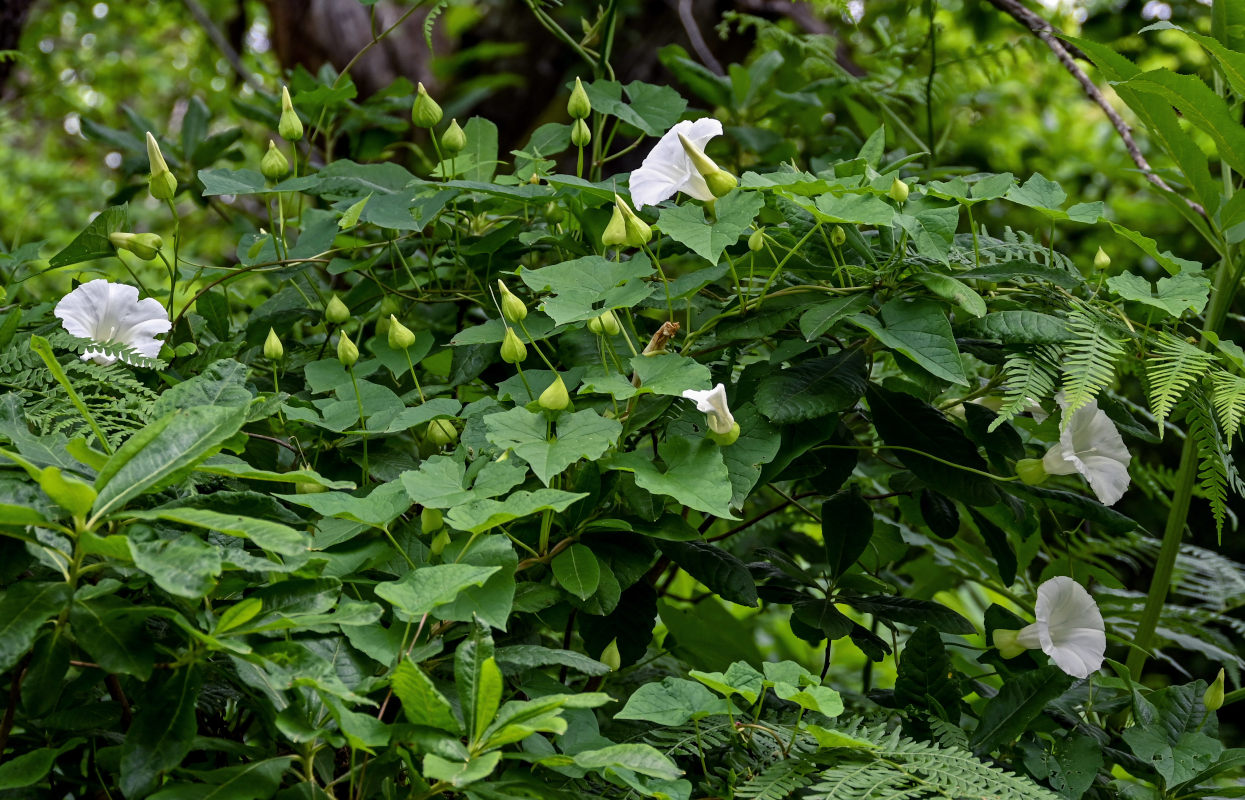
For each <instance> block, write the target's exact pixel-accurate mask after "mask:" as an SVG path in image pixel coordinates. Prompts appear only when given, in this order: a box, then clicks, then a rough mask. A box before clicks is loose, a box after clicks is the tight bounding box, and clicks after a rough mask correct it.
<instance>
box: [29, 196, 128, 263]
mask: <svg viewBox="0 0 1245 800" xmlns="http://www.w3.org/2000/svg"><path fill="white" fill-rule="evenodd" d="M129 220H130V207H129V204H128V203H122V204H121V205H119V206H109V207H108V208H105V209H104V210H103V211H101V212H100V213H99V215H98V216H97V217H95V219H93V220H91V222H90V224H88V225H87V226H86V227H85V228H83V229H82V232H81V233H79V234H78V235H77V236H75V237H74V239H73V241H72V242H70V243H69V244H68V245H66V246H65V249H64V250H61V251H60V252H59V253H57V254H56V255H54V256H52V258H51V260H49V261H48V267H49V268H51V269H56V268H57V267H68V266H70V265H71V264H80V263H82V262H83V261H92V260H94V259H97V258H109V257H110V256H113V255H116V252H117V251H116V248H114V247H113V246H112V242H110V241H108V234H110V233H118V232H125V231H128V230H129V225H130V222H129Z"/></svg>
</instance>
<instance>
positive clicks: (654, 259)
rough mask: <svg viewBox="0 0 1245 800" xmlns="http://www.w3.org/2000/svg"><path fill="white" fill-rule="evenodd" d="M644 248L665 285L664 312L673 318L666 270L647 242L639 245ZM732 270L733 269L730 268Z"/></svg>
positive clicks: (672, 304)
mask: <svg viewBox="0 0 1245 800" xmlns="http://www.w3.org/2000/svg"><path fill="white" fill-rule="evenodd" d="M640 247H641V248H643V249H644V253H645V254H646V255H647V256H648V257H649V260H651V261H652V262H653V266H654V267H656V268H657V274H658V275H660V276H661V283H662V285H663V286H665V287H666V312H667V313H669V314H670V319H671V320H673V319H674V301H672V300H671V299H670V281H668V280H666V271H665V270H664V269H662V268H661V261H659V260H658V259H657V256H655V255H653V251H652V250H650V249H648V245H647V244H642V245H640ZM732 271H733V270H732Z"/></svg>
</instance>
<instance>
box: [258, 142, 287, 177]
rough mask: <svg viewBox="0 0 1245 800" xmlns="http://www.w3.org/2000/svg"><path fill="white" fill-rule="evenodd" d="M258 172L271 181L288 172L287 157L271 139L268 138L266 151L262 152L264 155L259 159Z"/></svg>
mask: <svg viewBox="0 0 1245 800" xmlns="http://www.w3.org/2000/svg"><path fill="white" fill-rule="evenodd" d="M259 172H260V174H261V175H263V176H264V177H265V178H267V179H268V180H270V181H272V182H273V183H276V182H277V181H279V180H281V179H282V178H284V177H285V176H286V175H288V174H290V162H289V159H287V158H286V157H285V154H284V153H282V152H281V150H280V149H278V148H277V143H276V142H274V141H273V140H271V139H269V140H268V152H267V153H264V157H263V158H262V159H260V162H259Z"/></svg>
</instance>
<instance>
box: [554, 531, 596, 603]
mask: <svg viewBox="0 0 1245 800" xmlns="http://www.w3.org/2000/svg"><path fill="white" fill-rule="evenodd" d="M549 566H550V567H552V569H553V577H555V578H557V580H558V583H559V584H560V585H561V586H562V588H563V589H565V590H566V591H568V592H570V593H571V594H573V595H575V596H576V597H579V598H581V599H583V600H587V599H588V598H589V597H591V596H592V595H593V594H594V593H595V592H596V590H597V586H598V585H600V583H601V566H600V564H598V563H597V558H596V556H594V555H593V554H592V551H591V550H589V549H588V548H587V547H586V546H584V545H582V544H573V545H571V546H570V547H568V548H566V549H565V550H563V551H562V552H561V553H558V554H557V556H555V557H554V559H553V562H552V563H551V564H550V565H549Z"/></svg>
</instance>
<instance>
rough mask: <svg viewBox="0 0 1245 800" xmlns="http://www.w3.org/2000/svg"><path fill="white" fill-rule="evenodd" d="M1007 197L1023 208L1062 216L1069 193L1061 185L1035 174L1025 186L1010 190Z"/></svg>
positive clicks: (1014, 187)
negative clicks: (1026, 207)
mask: <svg viewBox="0 0 1245 800" xmlns="http://www.w3.org/2000/svg"><path fill="white" fill-rule="evenodd" d="M1005 197H1007V199H1008V200H1011V201H1012V202H1013V203H1019V204H1020V205H1022V206H1028V207H1029V208H1034V209H1037V210H1039V211H1048V212H1055V214H1056V215H1061V214H1062V211H1061V209H1062V208H1063V204H1064V201H1066V200H1067V199H1068V193H1067V192H1065V191H1064V190H1063V187H1061V186H1060V185H1059V184H1057V183H1055V182H1054V181H1052V180H1048V179H1047V178H1046V177H1045V176H1044V175H1042V174H1040V173H1037V172H1035V173H1033V174H1032V175H1030V176H1029V180H1027V181H1025V182H1024V184H1023V185H1021V186H1013V187H1012V188H1011V189H1009V190H1008V191H1007V194H1006V195H1005Z"/></svg>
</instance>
